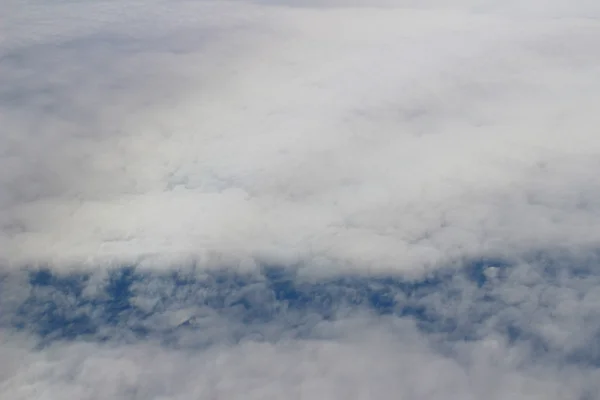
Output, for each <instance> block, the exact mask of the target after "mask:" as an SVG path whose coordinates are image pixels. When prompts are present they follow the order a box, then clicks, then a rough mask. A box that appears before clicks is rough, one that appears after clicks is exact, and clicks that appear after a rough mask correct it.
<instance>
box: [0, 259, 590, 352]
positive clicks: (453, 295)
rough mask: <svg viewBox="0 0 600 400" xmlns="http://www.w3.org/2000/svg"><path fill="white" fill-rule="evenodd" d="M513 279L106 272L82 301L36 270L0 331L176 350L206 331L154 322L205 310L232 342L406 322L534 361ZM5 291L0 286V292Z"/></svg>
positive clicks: (566, 275) (560, 278) (71, 288)
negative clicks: (363, 323)
mask: <svg viewBox="0 0 600 400" xmlns="http://www.w3.org/2000/svg"><path fill="white" fill-rule="evenodd" d="M540 265H541V266H539V267H537V269H535V270H533V272H534V273H535V274H537V275H536V276H538V275H539V276H540V277H541V278H539V279H542V282H541V284H542V285H546V286H548V287H553V286H554V287H556V286H560V285H564V284H567V283H570V282H571V283H572V282H573V280H574V279H578V280H582V279H588V278H589V277H592V275H591V274H592V272H593V268H592V266H593V263H588V264H587V265H586V266H580V267H578V268H571V266H570V265H569V263H563V262H561V263H558V262H544V263H543V264H540ZM565 265H566V267H565ZM490 266H493V267H496V268H497V269H498V270H500V271H501V273H500V274H498V275H497V276H496V278H494V280H492V281H488V279H487V277H486V274H485V273H484V271H485V269H486V268H487V267H490ZM517 272H518V271H516V270H515V269H514V267H513V266H511V265H510V264H509V263H507V262H503V261H502V260H490V259H486V260H475V261H473V262H471V263H469V264H468V265H467V266H465V267H463V268H461V269H457V268H454V269H447V270H440V271H437V272H436V273H433V274H430V275H429V276H427V277H426V278H423V279H421V280H408V279H405V278H403V277H401V276H391V275H388V276H366V275H345V276H338V277H335V278H328V279H321V280H316V281H310V280H306V279H302V278H300V277H298V275H297V270H296V269H294V268H283V267H277V266H265V267H263V268H262V270H261V271H260V272H259V273H258V272H255V273H240V272H236V271H235V270H233V269H221V270H215V271H198V270H195V269H194V268H193V267H190V268H187V269H181V270H176V271H170V272H163V273H158V272H153V273H149V272H143V271H140V270H138V269H136V268H135V267H133V266H125V267H121V268H115V269H113V270H111V271H109V273H108V276H107V277H106V278H105V279H104V281H103V283H102V284H101V285H100V286H99V287H97V288H96V290H95V291H91V292H90V291H89V290H86V287H87V286H88V285H90V284H91V282H92V281H93V279H92V276H91V275H90V274H89V273H70V274H67V275H59V274H56V273H54V272H53V271H51V270H49V269H36V270H30V271H28V272H27V274H28V277H29V284H30V288H29V290H30V291H29V295H28V296H27V297H26V299H25V300H24V301H23V302H22V303H21V304H20V305H19V306H18V307H17V308H16V309H14V307H13V309H12V311H11V310H9V309H8V308H7V307H8V306H5V305H3V304H2V303H1V301H2V300H1V299H2V297H1V296H0V310H2V312H4V313H6V312H9V313H12V315H11V318H9V319H6V318H4V319H2V321H5V322H4V323H5V324H6V323H7V322H6V321H9V322H8V323H9V324H10V326H11V327H12V328H16V329H19V330H25V331H28V332H32V333H36V334H37V335H39V337H40V338H41V341H42V343H49V342H51V341H54V340H73V339H86V340H100V341H106V340H128V339H134V340H139V339H142V338H154V339H158V340H162V341H163V342H164V343H167V344H176V343H177V337H179V335H180V334H181V333H182V332H183V333H185V332H191V333H193V332H202V330H206V329H209V328H210V327H207V326H206V325H202V323H199V322H198V321H197V320H195V319H194V317H191V318H190V319H188V320H186V319H185V318H184V319H183V320H182V321H180V322H178V323H175V324H174V325H173V324H169V323H163V322H161V320H160V318H161V317H162V316H165V315H168V314H169V313H170V312H173V311H176V310H186V309H195V310H198V309H203V310H212V311H211V312H212V313H214V314H217V315H218V316H219V317H222V318H224V319H225V320H227V321H231V322H233V324H234V325H233V326H239V327H241V328H240V329H238V330H237V331H232V332H229V333H227V334H230V335H231V338H230V339H231V340H234V341H237V340H241V339H243V338H244V336H245V335H248V334H249V333H248V332H258V333H260V334H261V335H262V334H264V332H263V331H264V329H263V330H262V331H261V327H265V326H268V325H269V324H271V325H269V326H272V325H273V324H275V325H277V324H279V325H278V326H282V329H287V330H289V331H290V334H291V335H292V336H293V335H295V336H306V335H308V336H310V335H311V331H312V328H313V326H314V324H315V323H317V322H318V321H332V320H335V319H337V318H340V317H345V316H348V315H352V314H353V313H358V312H361V313H363V312H368V313H371V314H374V315H379V316H392V317H398V318H411V319H413V320H414V321H415V322H416V324H417V327H418V329H420V330H421V331H422V332H424V333H435V334H437V335H438V336H437V337H439V335H442V336H441V337H443V338H445V339H444V340H445V341H449V342H451V341H454V340H475V339H479V338H481V335H482V332H483V334H489V329H490V326H491V327H492V328H493V329H494V331H495V332H496V333H497V334H499V335H501V336H504V337H505V338H506V340H507V341H508V342H509V343H516V342H519V341H521V342H526V343H528V344H529V345H530V348H531V349H532V351H534V352H536V353H540V354H541V353H545V352H548V351H550V350H549V348H548V344H547V343H546V342H545V341H544V340H543V338H541V337H539V335H537V334H536V333H535V332H534V331H533V330H528V326H529V323H528V322H529V321H528V316H527V315H526V314H525V312H524V311H523V312H521V311H520V310H519V309H518V308H514V307H512V308H511V307H510V306H509V305H507V304H506V303H505V302H504V300H503V298H502V293H503V292H502V291H498V289H499V288H502V286H503V285H512V284H514V281H515V279H518V277H519V276H520V275H519V274H518V273H517ZM521 273H522V271H521ZM593 277H595V275H593ZM565 279H566V280H567V281H565ZM569 279H571V280H569ZM592 280H593V279H592ZM596 280H597V279H596ZM6 282H7V281H6V280H1V281H0V290H3V285H6V284H8V283H6ZM565 282H566V283H565ZM590 282H591V281H590ZM599 283H600V282H599ZM590 284H593V282H592V283H590ZM550 311H551V310H550ZM592 317H594V318H596V317H597V318H600V316H592ZM157 321H158V322H157ZM315 321H316V322H315ZM597 322H598V321H597ZM236 324H237V325H236ZM598 325H599V326H600V323H598ZM258 333H257V334H258ZM599 337H600V333H599ZM592 353H593V354H592ZM568 357H571V359H574V360H575V359H577V360H580V361H581V360H585V362H587V363H592V362H595V361H599V362H600V352H596V351H593V352H586V351H585V350H584V349H579V348H578V349H574V350H573V351H572V352H571V353H570V354H569V355H568Z"/></svg>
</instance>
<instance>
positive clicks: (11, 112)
mask: <svg viewBox="0 0 600 400" xmlns="http://www.w3.org/2000/svg"><path fill="white" fill-rule="evenodd" d="M557 4H558V3H557ZM13 7H15V8H19V9H20V13H15V14H16V17H15V20H14V21H13V22H12V23H11V20H10V19H9V25H8V26H9V30H10V32H11V33H12V32H13V31H14V32H15V34H14V37H16V38H18V40H17V39H14V40H13V41H12V42H11V41H10V40H9V41H8V45H7V46H6V48H5V50H4V55H3V57H4V60H5V62H4V63H5V65H6V68H5V69H4V71H5V72H4V73H3V96H2V99H3V100H2V109H1V110H0V114H1V118H2V120H3V126H4V132H5V133H4V135H3V137H2V141H3V146H2V148H3V149H5V155H4V156H3V158H2V162H3V163H4V165H5V168H4V169H5V172H4V175H3V178H2V182H3V183H2V185H3V187H4V188H6V189H5V190H4V194H3V196H4V198H5V200H4V202H3V203H4V204H5V212H4V218H3V220H4V223H3V226H4V227H5V228H4V229H3V233H2V237H1V241H2V244H3V248H5V249H9V250H8V251H6V252H5V254H4V257H5V258H6V259H7V261H8V262H10V263H16V264H17V265H19V264H22V263H26V262H32V261H38V262H40V261H41V262H48V261H50V262H52V261H55V262H56V263H57V264H61V263H64V262H67V261H76V262H77V261H81V260H86V259H88V258H90V257H98V259H95V261H93V263H94V265H96V266H97V264H98V263H100V262H101V261H99V260H102V259H103V257H106V258H108V259H116V260H124V259H130V258H134V259H135V258H137V257H139V256H148V255H154V256H165V255H170V256H176V257H189V256H196V257H200V259H202V257H205V256H206V254H207V253H208V252H217V253H220V254H221V255H222V256H224V257H234V258H237V259H240V260H244V259H248V258H250V259H252V258H255V257H259V256H260V255H262V256H263V257H272V256H275V257H279V256H284V257H285V259H290V257H291V259H300V260H303V261H307V262H309V263H310V262H317V260H319V259H321V260H324V261H323V262H325V263H326V264H335V265H338V266H339V265H346V266H352V267H354V268H358V269H361V268H364V267H365V266H369V267H370V268H383V269H387V270H389V269H395V270H397V269H401V270H415V269H416V270H419V269H421V268H422V266H423V265H429V264H431V265H435V264H440V263H441V264H443V263H446V262H448V261H449V260H451V259H454V258H456V257H462V256H464V255H465V254H467V255H469V254H481V253H486V252H503V253H504V254H507V255H519V254H520V253H521V252H522V251H526V250H530V249H531V248H538V247H553V246H558V245H561V246H566V247H568V248H573V249H577V248H579V247H581V246H588V245H593V244H595V243H597V240H598V237H597V236H598V234H597V230H596V229H595V226H597V223H598V218H599V214H598V209H597V207H596V206H595V204H594V199H595V198H596V195H597V193H598V190H597V189H598V187H597V186H598V185H597V184H596V182H595V180H594V172H593V171H594V170H595V167H596V166H597V154H598V150H599V148H600V140H598V139H597V135H596V134H595V126H597V123H598V122H599V121H598V114H597V112H596V109H595V107H596V104H598V100H599V94H600V90H599V88H598V83H597V82H596V81H597V79H595V78H594V77H595V76H596V72H597V71H596V63H597V59H598V56H597V55H596V54H595V51H594V49H595V48H596V47H597V45H598V43H597V37H596V36H597V31H598V26H597V23H596V22H595V20H581V19H559V20H554V19H546V18H540V17H539V16H537V17H528V18H513V17H508V16H506V15H504V14H498V15H494V14H477V13H473V12H470V11H466V12H454V11H453V12H450V11H434V10H430V11H427V10H414V9H409V8H402V7H400V8H394V9H392V10H390V9H385V10H380V9H377V8H368V9H352V8H350V9H346V8H317V9H312V8H280V7H270V6H265V5H251V4H248V3H239V2H238V3H234V4H228V3H210V2H181V3H177V5H173V6H168V5H167V4H166V3H162V2H156V3H149V4H147V5H145V6H142V5H140V4H132V7H131V8H128V7H124V6H117V5H116V4H115V3H112V2H108V3H98V4H96V3H95V4H94V5H91V6H86V5H83V4H76V5H74V4H70V3H65V4H60V5H57V6H43V5H35V4H34V5H29V6H26V5H20V6H18V7H17V6H13ZM28 7H29V8H28ZM163 12H164V15H163ZM95 15H98V18H97V19H95V17H94V16H95ZM542 15H543V13H542ZM81 16H85V17H86V18H87V19H89V20H90V21H93V23H92V22H90V23H88V24H83V23H81ZM36 18H37V19H36ZM71 18H75V19H76V20H77V21H78V22H76V23H71V22H69V21H71ZM99 20H101V21H100V22H99ZM22 21H29V22H30V23H33V24H34V26H36V23H37V25H39V26H40V31H39V33H37V34H36V31H35V30H33V32H31V31H30V30H27V31H25V30H24V28H22V27H19V23H20V22H22ZM43 22H45V24H43ZM42 28H43V29H42ZM50 29H55V30H56V32H58V33H57V35H56V36H52V35H49V33H48V32H47V31H46V30H50ZM26 33H27V35H26ZM584 204H585V205H584ZM277 254H280V255H279V256H277ZM170 256H169V257H170ZM161 262H162V261H161Z"/></svg>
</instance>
